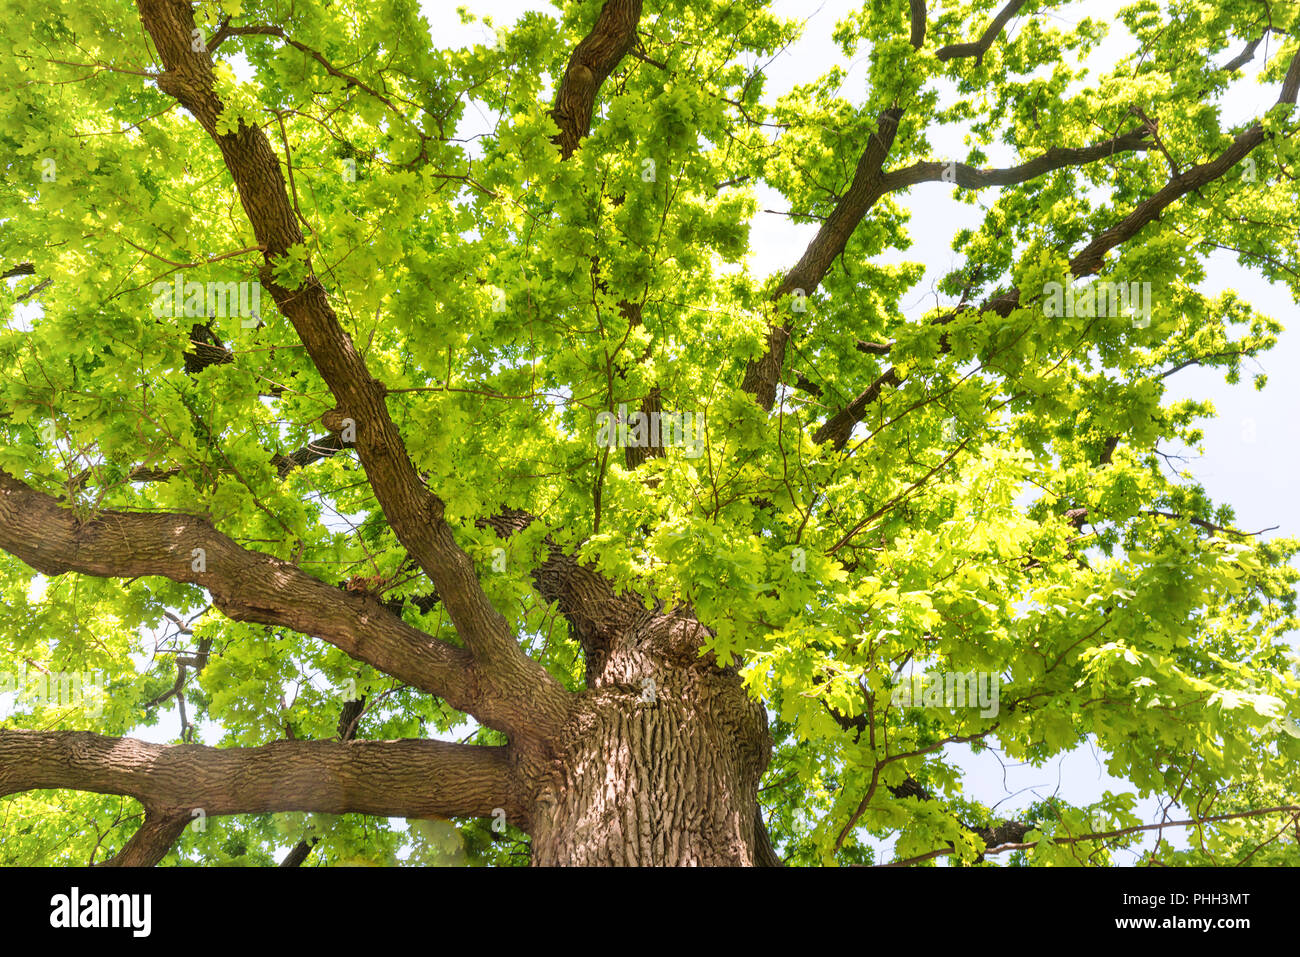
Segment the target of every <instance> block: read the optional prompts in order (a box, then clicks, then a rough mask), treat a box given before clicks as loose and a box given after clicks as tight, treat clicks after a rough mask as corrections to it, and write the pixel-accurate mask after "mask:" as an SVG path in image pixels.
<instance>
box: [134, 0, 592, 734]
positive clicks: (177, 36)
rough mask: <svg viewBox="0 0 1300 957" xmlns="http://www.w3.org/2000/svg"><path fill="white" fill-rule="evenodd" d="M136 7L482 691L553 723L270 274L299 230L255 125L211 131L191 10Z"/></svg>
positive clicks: (551, 712) (472, 584)
mask: <svg viewBox="0 0 1300 957" xmlns="http://www.w3.org/2000/svg"><path fill="white" fill-rule="evenodd" d="M137 6H138V7H139V9H140V15H141V19H142V21H143V22H144V26H145V28H146V30H147V31H148V32H149V35H150V36H151V37H152V38H153V41H154V44H155V46H156V47H157V49H158V53H159V55H160V57H161V59H162V61H163V65H164V66H165V68H166V69H165V71H164V72H163V73H162V75H161V76H160V77H159V79H158V85H159V88H160V89H162V90H163V91H164V92H166V93H168V94H170V95H171V96H173V97H174V98H176V99H177V100H178V101H179V102H180V103H181V104H182V105H183V106H184V107H185V108H186V109H187V110H188V111H189V112H190V113H191V114H193V116H194V117H195V119H197V120H198V121H199V124H200V125H201V126H202V127H203V128H204V130H206V131H207V133H208V134H209V136H211V137H212V139H213V140H214V141H215V142H216V144H217V146H218V147H219V148H220V150H221V153H222V156H223V158H224V160H225V164H226V167H227V168H228V169H229V171H230V173H231V175H232V176H233V178H234V181H235V184H236V186H237V187H238V188H239V195H240V200H241V202H242V203H243V206H244V211H245V213H246V214H247V216H248V219H249V222H250V223H251V224H252V227H253V231H254V233H255V235H256V236H257V240H258V243H259V245H260V246H261V247H262V248H263V249H264V250H265V257H266V265H264V266H263V269H262V276H261V278H262V285H263V286H264V287H265V288H266V289H267V290H268V291H269V292H270V293H271V295H272V297H273V298H274V299H275V302H276V304H277V306H279V308H280V310H281V312H283V313H284V315H285V316H286V317H288V319H289V321H290V322H291V323H292V324H293V327H294V329H295V331H296V332H297V333H298V336H299V338H300V339H301V340H302V342H303V344H304V345H305V346H306V348H307V353H308V355H309V356H310V357H311V359H312V361H313V363H314V364H315V366H316V368H317V370H318V371H319V372H320V374H321V377H322V378H323V379H324V380H325V383H326V384H327V385H328V386H329V388H330V391H331V392H332V393H333V394H334V397H335V400H336V401H337V403H338V408H337V410H336V414H337V417H338V418H340V419H345V418H347V419H351V420H353V422H354V423H355V426H356V434H357V438H356V447H357V452H358V456H359V457H360V459H361V462H362V465H363V466H364V467H365V470H366V475H367V477H368V479H369V480H370V484H371V486H372V487H373V489H374V491H375V496H376V498H377V499H378V500H379V503H380V505H381V507H382V508H383V511H384V514H385V516H386V517H387V519H388V522H389V525H390V526H391V527H392V529H393V531H394V533H395V534H396V535H397V537H398V540H399V541H401V543H402V544H403V545H404V546H405V547H406V549H407V551H408V552H410V554H411V556H412V557H413V558H415V559H416V561H417V562H419V564H420V567H421V568H422V569H423V570H424V572H425V573H426V574H427V575H428V576H429V578H430V579H431V580H432V581H433V583H434V585H435V586H436V587H437V590H438V593H439V595H440V596H441V597H442V601H443V605H444V607H445V608H446V609H447V613H448V615H449V616H450V617H451V620H452V622H453V624H455V626H456V629H457V632H458V633H459V634H460V636H461V638H462V640H463V641H464V642H465V644H466V646H467V647H468V648H469V649H470V651H471V652H472V653H473V655H474V656H475V659H476V660H478V661H479V663H480V664H481V665H483V671H482V674H481V676H482V677H483V678H484V679H485V685H484V691H485V693H488V694H491V695H493V696H496V697H499V698H507V697H508V698H513V699H515V700H521V699H522V700H528V701H529V702H530V704H531V705H532V706H533V718H534V720H532V721H530V722H525V723H523V724H521V725H520V726H519V727H518V728H517V730H518V731H519V732H520V733H522V734H525V735H532V734H538V735H546V734H549V733H551V732H553V731H555V730H556V729H557V728H558V726H559V724H560V723H561V722H562V720H563V716H564V715H565V714H566V713H567V710H568V707H569V696H568V694H567V692H565V691H564V688H563V686H562V685H560V684H559V683H558V682H557V681H556V680H555V679H554V678H552V677H551V676H550V675H549V674H548V673H547V672H546V670H545V669H544V668H543V667H542V666H541V665H539V664H537V663H536V662H534V661H531V660H530V659H529V658H527V656H525V655H524V654H523V652H522V651H521V649H520V648H519V646H518V644H517V643H516V642H515V640H514V638H513V636H512V635H511V633H510V628H509V625H508V623H507V622H506V620H505V618H504V616H502V615H501V613H500V612H498V611H497V610H496V609H495V608H494V607H493V606H492V604H491V602H490V601H489V600H488V598H487V596H486V594H485V593H484V591H483V588H482V586H481V584H480V583H479V580H478V576H477V574H476V572H475V569H474V563H473V561H472V560H471V559H470V558H469V556H468V555H466V554H465V552H464V551H463V550H462V549H461V548H460V547H459V546H458V545H457V544H456V542H455V539H454V538H453V536H452V532H451V529H450V527H449V526H448V525H447V523H446V521H445V520H444V518H443V503H442V500H441V499H439V498H438V496H437V495H435V494H434V493H433V492H432V491H430V490H429V489H427V488H425V486H424V483H423V482H422V480H421V479H420V477H419V475H418V474H417V472H416V470H415V467H414V465H413V464H412V462H411V459H410V456H409V455H408V454H407V451H406V446H405V443H404V442H403V440H402V437H401V435H400V433H399V432H398V429H397V426H396V424H395V423H394V422H393V420H392V418H391V416H390V415H389V413H388V408H387V406H386V404H385V400H384V396H385V389H384V387H383V385H382V384H381V383H379V382H378V381H377V380H375V379H373V378H372V377H371V376H370V373H369V370H368V369H367V368H366V363H365V360H364V358H363V357H362V356H361V354H360V352H358V350H357V349H356V346H355V345H354V343H353V342H352V339H351V337H350V336H349V335H348V334H347V333H346V332H345V331H344V329H343V328H342V326H341V325H340V323H339V320H338V317H337V315H336V314H335V312H334V309H333V307H332V306H331V305H330V302H329V297H328V295H327V294H326V291H325V288H324V287H323V286H322V285H321V283H320V281H319V279H317V277H316V276H315V274H314V273H308V275H307V277H306V279H305V280H304V281H303V283H302V285H301V286H299V287H298V288H297V289H289V288H286V287H284V286H281V285H280V284H279V283H277V282H276V281H275V280H274V276H273V272H272V268H271V267H272V264H273V263H274V262H276V261H277V260H280V259H282V258H284V257H285V256H287V255H288V254H289V251H290V250H291V249H293V248H294V247H299V246H301V245H302V243H303V236H302V232H301V230H300V229H299V227H298V222H297V218H296V215H295V213H294V210H293V206H292V203H291V202H290V200H289V197H288V193H287V192H286V189H285V183H284V178H283V177H282V175H281V172H280V164H279V160H278V159H277V157H276V155H275V152H274V151H273V150H272V148H271V145H270V143H269V142H268V140H267V138H266V137H265V135H263V133H262V131H261V130H260V129H259V128H257V127H249V126H246V125H243V124H241V125H240V126H239V128H238V130H237V131H235V132H230V133H220V132H218V130H217V119H218V117H219V116H220V114H221V111H222V104H221V101H220V100H219V99H218V97H217V96H216V94H215V93H214V92H213V72H212V60H211V57H210V56H209V55H208V54H207V53H205V52H195V51H193V50H192V48H191V32H192V31H193V29H194V19H193V15H192V11H191V8H190V6H189V4H188V3H184V2H180V0H137ZM488 681H490V683H491V685H492V687H491V688H490V689H489V688H488V687H487V682H488Z"/></svg>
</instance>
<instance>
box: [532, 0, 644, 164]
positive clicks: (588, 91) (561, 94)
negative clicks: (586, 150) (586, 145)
mask: <svg viewBox="0 0 1300 957" xmlns="http://www.w3.org/2000/svg"><path fill="white" fill-rule="evenodd" d="M640 20H641V0H606V2H605V5H604V6H603V7H601V8H600V14H599V15H598V16H597V17H596V23H595V26H593V27H592V28H591V32H590V33H589V34H587V36H586V37H585V38H584V39H583V40H582V42H581V43H579V44H578V46H577V47H576V48H575V49H574V51H573V56H572V57H570V58H569V65H568V68H567V69H565V71H564V78H563V79H562V80H561V81H560V88H559V90H557V91H556V94H555V107H554V109H552V110H551V116H552V117H553V118H554V119H555V125H556V126H558V127H559V128H560V132H559V134H558V135H557V136H556V137H555V139H554V142H555V144H556V145H557V146H559V147H560V153H561V155H562V156H563V157H564V158H565V159H568V158H569V157H570V156H571V155H573V152H574V150H576V149H577V148H578V143H579V142H580V141H581V140H582V138H583V137H584V136H586V135H587V131H588V130H590V129H591V114H592V111H593V110H594V109H595V106H596V94H597V93H598V92H599V91H600V86H601V84H602V83H604V82H605V79H606V77H608V76H609V75H610V73H612V72H613V70H614V68H615V67H616V66H618V64H619V61H621V60H622V59H623V57H624V56H626V55H627V52H628V51H629V50H631V49H632V45H633V44H634V43H635V42H636V28H637V24H638V23H639V22H640Z"/></svg>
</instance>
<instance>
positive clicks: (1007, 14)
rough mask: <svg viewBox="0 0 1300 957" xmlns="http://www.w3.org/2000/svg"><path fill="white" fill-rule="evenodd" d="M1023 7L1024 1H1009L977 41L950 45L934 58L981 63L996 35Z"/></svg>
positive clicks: (941, 49) (945, 60)
mask: <svg viewBox="0 0 1300 957" xmlns="http://www.w3.org/2000/svg"><path fill="white" fill-rule="evenodd" d="M1024 5H1025V0H1011V2H1010V3H1008V4H1007V5H1006V6H1005V7H1003V8H1002V9H1001V10H1000V11H999V12H998V15H997V16H996V17H994V18H993V22H992V23H990V24H989V25H988V28H987V29H986V30H985V31H984V32H983V33H982V34H981V35H980V38H979V39H978V40H973V41H971V42H970V43H950V44H949V45H948V46H946V47H942V48H940V50H939V52H938V53H936V54H935V56H936V57H938V58H939V59H940V60H941V61H944V62H947V61H948V60H956V59H959V58H961V57H968V56H973V57H974V58H975V62H976V64H979V63H982V62H983V61H984V54H986V53H988V52H989V47H991V46H993V41H994V40H996V39H997V38H998V34H1000V33H1001V32H1002V28H1003V27H1005V26H1006V25H1007V21H1008V20H1010V19H1011V18H1012V17H1014V16H1015V15H1016V14H1017V13H1019V12H1020V8H1021V7H1023V6H1024Z"/></svg>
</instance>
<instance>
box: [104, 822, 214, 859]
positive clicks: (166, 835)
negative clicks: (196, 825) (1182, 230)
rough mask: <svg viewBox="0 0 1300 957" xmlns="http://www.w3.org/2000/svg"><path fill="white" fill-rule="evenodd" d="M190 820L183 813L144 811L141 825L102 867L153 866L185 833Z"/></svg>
mask: <svg viewBox="0 0 1300 957" xmlns="http://www.w3.org/2000/svg"><path fill="white" fill-rule="evenodd" d="M191 820H192V818H191V817H190V815H189V814H188V813H184V812H166V811H163V812H146V813H145V817H144V823H143V824H141V825H140V829H139V830H138V831H136V832H135V833H134V834H132V835H131V839H130V840H129V841H127V842H126V845H125V846H124V847H123V848H122V849H121V850H120V851H118V852H117V854H115V855H114V856H113V857H111V858H109V859H108V860H106V861H104V863H103V866H104V867H153V866H154V865H155V864H157V863H158V862H159V861H161V860H162V859H163V858H164V857H166V856H167V852H168V851H170V850H171V847H172V845H173V844H175V843H176V841H177V840H178V839H179V838H180V836H181V835H182V834H184V833H185V828H186V827H187V826H188V825H189V823H190V821H191Z"/></svg>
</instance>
